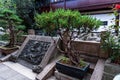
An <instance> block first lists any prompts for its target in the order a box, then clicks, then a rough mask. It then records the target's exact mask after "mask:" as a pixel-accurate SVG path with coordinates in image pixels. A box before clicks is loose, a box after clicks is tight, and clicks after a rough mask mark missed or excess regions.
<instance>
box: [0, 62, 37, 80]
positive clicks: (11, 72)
mask: <svg viewBox="0 0 120 80" xmlns="http://www.w3.org/2000/svg"><path fill="white" fill-rule="evenodd" d="M35 77H36V74H35V73H33V72H32V70H29V69H28V68H26V67H24V66H22V65H20V64H18V63H12V62H3V63H0V80H35Z"/></svg>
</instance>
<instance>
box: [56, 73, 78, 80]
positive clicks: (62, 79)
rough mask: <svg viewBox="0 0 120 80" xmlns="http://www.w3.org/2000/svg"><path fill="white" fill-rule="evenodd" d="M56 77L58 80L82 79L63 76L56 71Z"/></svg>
mask: <svg viewBox="0 0 120 80" xmlns="http://www.w3.org/2000/svg"><path fill="white" fill-rule="evenodd" d="M55 77H56V79H58V80H80V79H76V78H73V77H70V76H68V75H65V74H62V73H60V72H58V71H55Z"/></svg>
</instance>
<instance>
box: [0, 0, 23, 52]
mask: <svg viewBox="0 0 120 80" xmlns="http://www.w3.org/2000/svg"><path fill="white" fill-rule="evenodd" d="M21 23H22V20H21V19H20V18H19V16H18V15H17V13H16V10H15V8H14V4H12V2H11V0H7V1H3V2H2V1H1V2H0V26H1V27H4V29H6V34H5V35H7V37H8V39H9V43H8V44H7V45H6V46H1V47H0V48H1V51H2V53H5V54H8V53H11V52H13V51H14V50H16V49H18V47H17V46H15V44H16V41H17V39H16V37H17V36H18V35H20V34H21V33H22V30H24V29H25V26H23V25H21ZM5 35H3V36H5Z"/></svg>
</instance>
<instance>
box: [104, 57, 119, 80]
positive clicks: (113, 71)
mask: <svg viewBox="0 0 120 80" xmlns="http://www.w3.org/2000/svg"><path fill="white" fill-rule="evenodd" d="M119 73H120V65H118V64H114V63H111V60H110V59H108V60H107V61H106V63H105V67H104V73H103V78H102V80H113V78H114V77H115V76H116V75H117V74H119Z"/></svg>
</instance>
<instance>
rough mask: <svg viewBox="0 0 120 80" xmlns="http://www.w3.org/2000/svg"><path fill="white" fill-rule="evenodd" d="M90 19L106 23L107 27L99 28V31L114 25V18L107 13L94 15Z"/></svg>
mask: <svg viewBox="0 0 120 80" xmlns="http://www.w3.org/2000/svg"><path fill="white" fill-rule="evenodd" d="M91 16H92V17H95V18H97V19H99V20H101V21H108V25H106V26H100V28H99V30H100V31H103V29H107V28H108V26H110V25H113V24H115V21H114V19H115V16H114V15H113V14H112V13H108V14H94V15H91Z"/></svg>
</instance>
